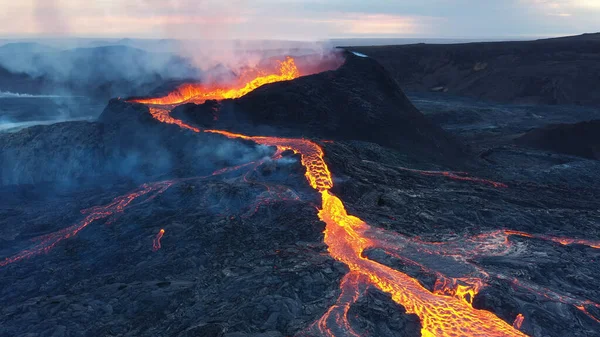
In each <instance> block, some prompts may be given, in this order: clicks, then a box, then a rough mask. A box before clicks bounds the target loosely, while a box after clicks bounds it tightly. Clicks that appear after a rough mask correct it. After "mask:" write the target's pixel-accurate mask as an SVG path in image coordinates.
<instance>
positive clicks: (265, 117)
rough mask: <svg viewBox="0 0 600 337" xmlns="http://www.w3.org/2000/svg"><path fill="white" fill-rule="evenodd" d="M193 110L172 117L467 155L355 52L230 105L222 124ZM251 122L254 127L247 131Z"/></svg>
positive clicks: (224, 109)
mask: <svg viewBox="0 0 600 337" xmlns="http://www.w3.org/2000/svg"><path fill="white" fill-rule="evenodd" d="M205 104H213V103H205ZM194 106H195V105H186V106H185V107H181V108H180V109H181V110H178V109H176V110H175V111H174V112H173V114H174V116H177V117H182V118H183V119H187V120H191V121H196V122H198V123H199V124H200V125H206V126H210V127H214V128H227V129H231V130H233V131H236V130H242V131H246V132H253V133H256V134H261V135H269V134H273V135H281V134H282V133H283V134H285V135H286V136H293V137H301V136H310V137H319V138H329V139H331V138H333V139H345V140H350V139H353V140H364V141H371V142H375V143H378V144H381V145H384V146H388V147H392V148H396V149H400V150H402V151H405V152H412V151H423V153H426V154H427V155H428V156H431V157H433V158H437V159H440V158H445V159H447V160H450V159H454V158H455V157H461V156H463V154H462V149H461V147H460V145H459V144H458V143H457V142H456V141H455V140H454V139H453V138H452V137H450V136H449V135H448V134H447V133H446V132H444V131H443V130H442V129H440V128H439V127H438V126H436V125H434V124H433V123H431V122H430V121H429V120H428V119H427V118H426V117H424V116H423V115H422V114H421V113H420V112H419V111H418V110H417V109H416V108H415V107H414V106H413V105H412V103H411V102H410V101H409V100H408V98H407V97H406V96H405V95H404V93H403V92H402V90H401V89H400V88H399V86H398V84H397V83H396V81H395V80H394V79H393V78H392V77H390V76H389V74H388V73H387V71H386V70H385V69H384V68H383V67H382V66H381V65H380V64H379V63H377V62H376V61H375V60H374V59H371V58H364V57H358V56H355V55H353V54H348V55H347V58H346V61H345V63H344V64H343V65H342V66H341V67H340V68H339V69H337V70H332V71H326V72H323V73H319V74H315V75H310V76H304V77H300V78H298V79H295V80H293V81H286V82H278V83H272V84H268V85H264V86H262V87H260V88H258V89H256V90H254V91H253V92H251V93H249V94H247V95H245V96H243V97H241V98H239V99H236V100H229V101H225V102H223V104H222V107H221V110H220V112H219V117H218V120H217V121H215V122H214V123H209V124H208V125H207V123H206V122H207V121H206V118H204V119H202V120H199V119H200V118H202V116H206V114H207V112H206V108H205V107H204V106H203V105H200V106H197V109H198V110H197V111H195V110H194ZM248 122H250V123H251V124H252V125H254V127H255V128H254V129H247V127H245V126H244V124H247V123H248ZM274 128H276V129H274Z"/></svg>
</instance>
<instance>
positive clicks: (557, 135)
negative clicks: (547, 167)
mask: <svg viewBox="0 0 600 337" xmlns="http://www.w3.org/2000/svg"><path fill="white" fill-rule="evenodd" d="M515 142H516V143H517V144H519V145H523V146H527V147H533V148H537V149H542V150H547V151H552V152H557V153H564V154H569V155H573V156H580V157H584V158H590V159H598V160H600V120H593V121H587V122H581V123H575V124H551V125H548V126H545V127H542V128H539V129H534V130H531V131H529V132H527V133H525V134H524V135H522V136H521V137H519V138H517V139H516V140H515Z"/></svg>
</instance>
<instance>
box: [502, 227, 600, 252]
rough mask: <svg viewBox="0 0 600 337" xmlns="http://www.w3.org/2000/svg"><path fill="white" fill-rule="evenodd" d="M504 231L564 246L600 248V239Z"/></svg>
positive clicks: (508, 233)
mask: <svg viewBox="0 0 600 337" xmlns="http://www.w3.org/2000/svg"><path fill="white" fill-rule="evenodd" d="M504 233H505V234H506V235H516V236H524V237H528V238H536V239H542V240H546V241H552V242H556V243H560V244H561V245H563V246H568V245H574V244H577V245H583V246H588V247H592V248H596V249H600V241H598V240H585V239H572V238H565V237H558V236H551V235H536V234H529V233H525V232H519V231H513V230H505V231H504Z"/></svg>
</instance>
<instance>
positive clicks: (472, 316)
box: [153, 114, 525, 337]
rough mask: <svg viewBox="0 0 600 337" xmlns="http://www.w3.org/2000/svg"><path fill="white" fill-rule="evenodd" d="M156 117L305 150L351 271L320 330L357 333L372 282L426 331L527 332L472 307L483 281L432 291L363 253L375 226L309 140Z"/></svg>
mask: <svg viewBox="0 0 600 337" xmlns="http://www.w3.org/2000/svg"><path fill="white" fill-rule="evenodd" d="M153 116H154V115H153ZM157 116H159V118H161V119H162V120H161V121H164V122H165V123H169V124H176V125H179V126H181V127H184V128H187V129H189V130H192V131H194V132H206V133H214V134H219V135H222V136H225V137H227V138H232V139H235V138H239V139H245V140H251V141H254V142H256V143H258V144H262V145H267V146H275V147H277V151H276V153H275V155H274V157H275V158H277V157H279V156H280V154H281V152H283V151H286V150H291V151H293V152H294V153H296V154H300V156H301V163H302V165H303V166H304V167H305V168H306V173H305V177H306V179H307V181H308V183H309V184H310V186H311V187H312V188H313V189H315V190H317V191H318V192H320V193H321V198H322V204H321V209H320V210H319V213H318V216H319V218H320V219H321V220H322V221H323V222H325V224H326V227H325V233H324V234H325V243H326V244H327V246H328V250H329V253H330V254H331V256H332V257H333V258H334V259H336V260H338V261H340V262H343V263H344V264H346V265H347V266H348V268H349V269H350V271H351V274H349V275H348V276H347V277H346V278H345V279H344V280H345V281H343V282H342V285H341V287H342V295H341V296H340V299H339V300H338V304H336V305H334V307H332V308H330V309H329V310H328V311H327V312H326V313H325V315H324V316H323V317H322V318H321V319H320V320H319V321H318V322H317V324H316V326H317V329H318V330H319V332H320V333H321V334H323V335H325V336H332V337H333V336H338V335H337V334H336V333H334V332H333V330H332V328H331V326H330V325H329V322H332V319H333V322H335V324H336V326H337V328H338V329H342V330H343V334H342V335H350V336H358V335H357V334H356V332H354V330H352V328H351V327H350V324H349V322H348V321H347V317H346V315H347V313H348V310H349V308H350V305H351V304H352V303H354V302H355V301H356V299H357V298H358V296H359V294H358V293H357V289H358V288H359V286H361V285H362V286H363V287H364V286H365V285H371V286H375V287H376V288H378V289H379V290H381V291H383V292H386V293H388V294H390V295H391V296H392V300H394V301H395V302H396V303H398V304H400V305H402V306H403V307H404V308H405V309H406V311H407V312H408V313H413V314H416V315H417V316H418V317H419V318H420V320H421V324H422V329H421V333H422V335H423V336H427V337H429V336H464V335H467V336H525V335H524V334H523V333H521V332H520V331H518V330H517V329H515V328H514V327H513V326H512V325H511V324H509V323H507V322H505V321H503V320H502V319H500V318H498V317H497V316H496V315H494V314H493V313H491V312H489V311H486V310H478V309H475V308H473V307H472V305H471V303H472V301H473V297H474V296H475V294H476V293H477V291H478V290H479V288H480V287H481V286H482V284H483V283H482V282H480V281H473V280H470V282H464V284H463V283H461V284H459V283H456V284H455V285H453V287H452V288H449V287H447V289H448V290H444V291H441V289H442V287H440V288H439V291H438V292H437V293H436V291H434V292H431V291H429V290H427V289H426V288H424V287H423V286H422V285H421V284H420V283H419V281H418V280H416V279H414V278H412V277H410V276H408V275H406V274H404V273H402V272H400V271H397V270H394V269H392V268H390V267H387V266H385V265H382V264H380V263H378V262H376V261H373V260H369V259H367V258H365V257H363V253H364V251H365V250H366V249H367V248H372V247H377V245H378V243H379V242H377V241H375V240H371V239H368V238H367V237H366V234H365V233H366V232H367V231H369V230H371V227H370V226H369V225H368V224H366V223H365V222H364V221H362V220H361V219H359V218H357V217H355V216H352V215H349V214H348V213H347V212H346V209H345V207H344V204H343V203H342V201H341V200H340V199H339V198H338V197H336V196H335V195H333V194H331V192H330V191H329V190H330V189H331V188H332V187H333V178H332V175H331V172H330V171H329V168H328V166H327V164H326V163H325V160H324V154H323V150H322V148H321V147H320V146H319V145H318V144H316V143H314V142H312V141H310V140H307V139H294V138H278V137H264V136H246V135H242V134H238V133H233V132H229V131H223V130H198V131H196V130H194V129H193V127H191V126H188V125H186V126H182V125H181V124H180V123H183V122H182V121H179V120H176V119H174V118H172V117H170V116H169V115H168V114H167V115H163V114H160V115H157ZM167 116H168V117H167ZM155 118H157V117H155ZM157 119H158V118H157ZM159 120H160V119H159ZM383 244H385V243H383ZM340 336H341V335H340Z"/></svg>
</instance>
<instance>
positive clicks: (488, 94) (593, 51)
mask: <svg viewBox="0 0 600 337" xmlns="http://www.w3.org/2000/svg"><path fill="white" fill-rule="evenodd" d="M599 36H600V34H585V35H581V36H574V37H565V38H558V39H546V40H537V41H519V42H486V43H467V44H446V45H435V44H431V45H430V44H414V45H405V46H381V47H352V48H349V49H351V50H356V51H359V52H361V53H364V54H367V55H369V56H371V57H373V58H375V59H377V60H378V61H379V62H381V63H382V64H383V65H384V66H385V67H386V68H387V69H389V70H390V72H391V74H392V76H393V77H394V78H395V79H396V80H397V81H398V82H399V83H400V86H401V87H402V88H403V89H404V90H407V91H438V92H448V93H452V94H456V95H463V96H471V97H476V98H480V99H485V100H491V101H502V102H513V103H536V104H537V103H542V104H577V105H590V106H600V96H598V94H597V90H596V87H597V85H598V82H599V78H598V76H597V74H598V73H599V72H600V56H598V55H600V37H599Z"/></svg>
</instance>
